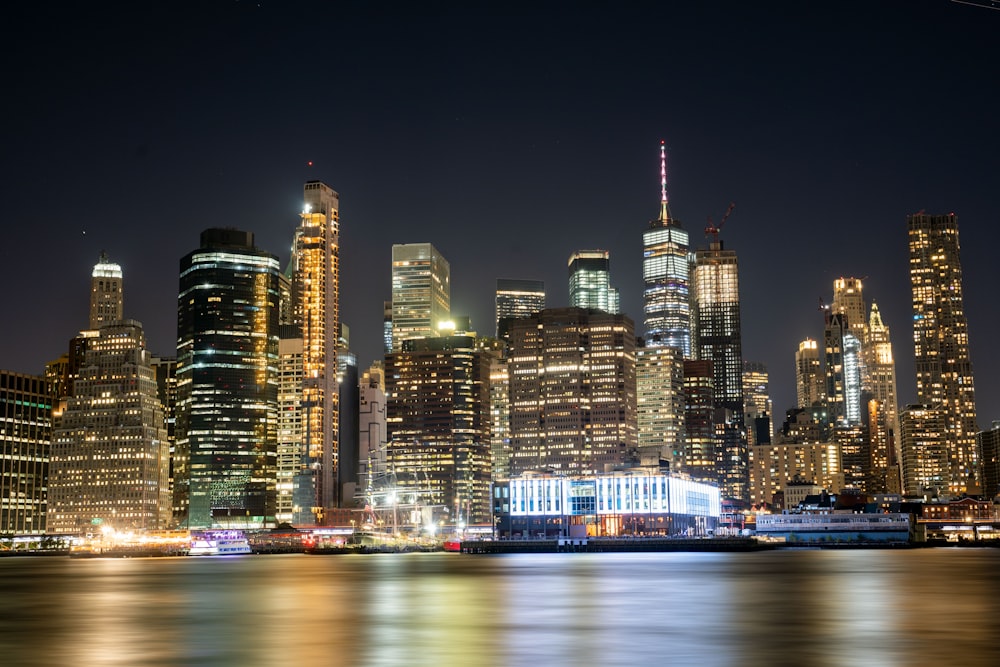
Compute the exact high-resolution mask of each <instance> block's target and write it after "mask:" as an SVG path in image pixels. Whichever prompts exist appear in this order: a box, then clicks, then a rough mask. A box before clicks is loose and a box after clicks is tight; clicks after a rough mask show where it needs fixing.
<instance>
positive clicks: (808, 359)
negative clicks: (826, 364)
mask: <svg viewBox="0 0 1000 667" xmlns="http://www.w3.org/2000/svg"><path fill="white" fill-rule="evenodd" d="M825 387H826V383H825V382H824V377H823V370H822V366H821V365H820V361H819V345H818V344H817V343H816V341H814V340H813V339H811V338H806V339H805V340H804V341H802V342H801V343H799V349H798V351H797V352H796V353H795V398H796V401H795V407H798V408H808V407H810V406H812V405H815V404H817V403H824V402H825V401H826V389H825Z"/></svg>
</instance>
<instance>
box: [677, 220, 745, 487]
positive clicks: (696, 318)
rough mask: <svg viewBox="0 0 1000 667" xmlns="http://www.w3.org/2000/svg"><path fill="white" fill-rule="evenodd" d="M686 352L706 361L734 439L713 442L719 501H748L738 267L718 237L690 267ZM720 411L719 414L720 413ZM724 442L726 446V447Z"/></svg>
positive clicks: (717, 413)
mask: <svg viewBox="0 0 1000 667" xmlns="http://www.w3.org/2000/svg"><path fill="white" fill-rule="evenodd" d="M691 293H692V299H691V321H692V333H691V336H692V341H691V347H692V354H693V355H694V357H695V358H696V359H702V360H711V362H712V373H713V384H714V393H715V407H716V409H717V411H716V415H717V416H724V417H725V419H726V420H727V422H726V424H728V426H729V428H730V429H732V430H734V431H736V432H738V435H739V437H735V438H733V437H727V438H726V442H723V443H719V444H720V447H721V448H722V449H720V451H719V452H718V458H717V460H718V461H719V462H721V464H722V465H723V466H724V468H723V469H720V470H719V471H718V474H719V485H720V487H721V489H722V494H723V497H726V498H734V499H738V500H744V501H745V500H747V499H748V490H747V485H748V482H749V476H748V466H749V461H748V460H747V456H748V451H747V446H746V425H745V420H744V415H743V410H744V405H743V342H742V333H741V325H740V293H739V266H738V261H737V257H736V253H735V252H733V251H732V250H725V249H724V247H723V243H722V241H721V240H719V239H718V236H717V235H716V237H715V238H714V239H713V240H712V241H711V243H710V244H709V248H708V250H704V249H702V250H698V251H696V252H695V253H694V255H693V261H692V264H691ZM720 409H721V410H720ZM727 443H728V444H727Z"/></svg>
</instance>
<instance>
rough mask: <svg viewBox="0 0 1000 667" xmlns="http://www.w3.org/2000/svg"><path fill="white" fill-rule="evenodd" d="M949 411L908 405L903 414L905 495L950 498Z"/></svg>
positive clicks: (901, 446)
mask: <svg viewBox="0 0 1000 667" xmlns="http://www.w3.org/2000/svg"><path fill="white" fill-rule="evenodd" d="M944 412H945V409H944V408H943V407H942V406H939V405H926V404H919V403H918V404H913V405H907V406H906V407H905V408H903V409H902V410H901V411H900V413H899V430H900V446H899V448H900V452H901V459H900V461H901V463H902V470H903V492H904V493H906V494H909V495H913V496H922V495H925V493H927V492H928V491H930V493H931V494H932V495H938V494H940V495H946V494H947V493H948V491H949V480H950V477H951V475H950V471H951V468H950V459H951V456H950V452H949V448H948V440H947V436H946V434H945V428H946V421H947V420H946V418H945V415H944Z"/></svg>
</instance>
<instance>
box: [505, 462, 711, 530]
mask: <svg viewBox="0 0 1000 667" xmlns="http://www.w3.org/2000/svg"><path fill="white" fill-rule="evenodd" d="M721 505H722V503H721V499H720V496H719V488H718V487H717V486H715V485H713V484H706V483H703V482H697V481H695V480H692V479H691V478H689V477H687V476H686V475H681V474H678V473H671V472H663V471H660V470H658V469H656V468H628V469H621V470H614V471H611V472H608V473H604V474H596V475H570V476H564V475H552V474H525V475H522V476H519V477H515V478H512V479H508V480H501V481H498V482H495V483H494V485H493V518H494V522H495V525H496V530H497V536H498V537H499V538H501V539H510V538H515V539H516V538H527V537H548V538H555V537H566V538H570V537H572V538H584V537H611V536H619V535H633V536H635V535H688V536H696V535H706V534H709V532H710V531H714V530H715V529H716V527H717V526H718V523H719V516H720V514H721V511H722V508H721Z"/></svg>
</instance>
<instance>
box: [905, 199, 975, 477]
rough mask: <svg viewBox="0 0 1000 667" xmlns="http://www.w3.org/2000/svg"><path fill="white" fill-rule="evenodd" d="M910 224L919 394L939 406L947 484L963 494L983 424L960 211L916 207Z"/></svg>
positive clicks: (928, 403) (925, 401)
mask: <svg viewBox="0 0 1000 667" xmlns="http://www.w3.org/2000/svg"><path fill="white" fill-rule="evenodd" d="M907 226H908V228H909V246H910V282H911V285H912V287H913V344H914V355H915V357H916V371H917V399H918V401H919V402H920V403H923V404H926V405H931V406H934V407H936V408H937V409H939V410H940V411H941V417H942V422H943V424H942V426H943V431H942V439H943V442H944V445H945V447H946V450H947V453H948V470H947V471H946V473H945V474H946V475H947V484H948V488H949V490H950V491H951V492H952V493H954V494H959V493H963V492H965V491H966V490H968V486H969V484H970V480H971V479H972V478H973V475H974V473H975V470H976V433H977V432H978V431H979V428H978V426H977V424H976V400H975V388H974V384H973V378H972V362H971V361H970V359H969V328H968V323H967V321H966V318H965V309H964V305H963V298H962V265H961V263H960V261H959V243H958V217H957V216H956V215H955V214H954V213H951V214H949V215H925V214H923V213H918V214H916V215H911V216H909V217H908V218H907Z"/></svg>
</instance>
